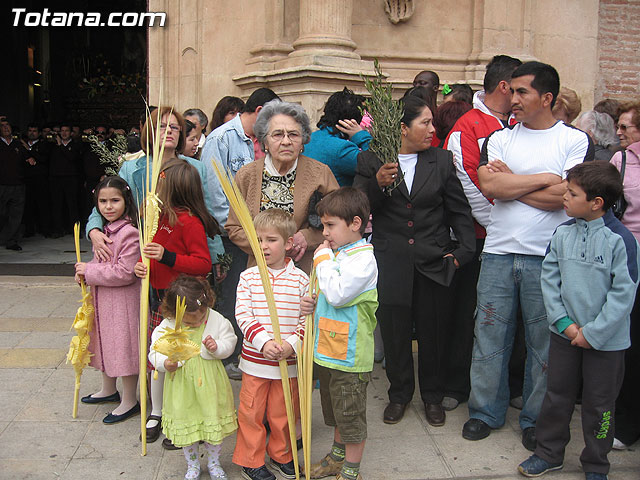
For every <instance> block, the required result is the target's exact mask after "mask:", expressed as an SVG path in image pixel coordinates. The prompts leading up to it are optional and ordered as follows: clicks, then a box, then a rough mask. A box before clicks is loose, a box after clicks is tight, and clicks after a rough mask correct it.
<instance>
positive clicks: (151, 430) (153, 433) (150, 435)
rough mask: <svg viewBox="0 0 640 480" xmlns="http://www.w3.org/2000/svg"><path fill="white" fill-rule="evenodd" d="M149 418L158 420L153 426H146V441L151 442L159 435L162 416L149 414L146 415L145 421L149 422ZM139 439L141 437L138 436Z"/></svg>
mask: <svg viewBox="0 0 640 480" xmlns="http://www.w3.org/2000/svg"><path fill="white" fill-rule="evenodd" d="M149 420H155V421H157V422H158V423H157V424H156V426H155V427H147V443H153V442H155V441H156V440H158V438H159V437H160V430H161V429H162V417H159V416H157V415H149V416H148V417H147V423H149ZM140 440H141V441H142V438H140Z"/></svg>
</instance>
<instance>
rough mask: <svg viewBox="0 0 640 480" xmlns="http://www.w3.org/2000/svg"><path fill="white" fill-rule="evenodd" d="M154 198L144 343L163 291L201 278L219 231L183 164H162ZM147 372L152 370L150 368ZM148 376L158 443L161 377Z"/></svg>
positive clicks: (150, 431)
mask: <svg viewBox="0 0 640 480" xmlns="http://www.w3.org/2000/svg"><path fill="white" fill-rule="evenodd" d="M157 195H158V198H159V199H160V201H161V202H162V212H161V215H160V221H159V222H158V230H157V231H156V234H155V236H154V237H153V241H152V242H149V243H147V244H146V245H145V246H144V248H143V250H142V252H143V254H144V255H145V256H146V257H147V258H149V259H150V260H151V263H150V269H151V271H150V273H149V275H150V277H149V281H150V283H151V287H152V288H151V300H150V307H151V315H150V317H151V318H150V321H149V336H148V338H149V339H151V334H152V333H153V329H154V328H156V327H157V326H158V325H160V322H162V314H161V312H160V304H161V302H162V299H163V297H164V290H165V289H166V288H167V287H168V286H169V284H170V283H171V282H172V281H173V280H175V279H176V278H177V277H178V276H179V275H180V274H181V273H184V274H187V275H193V276H201V277H204V276H205V275H207V274H208V273H209V272H210V271H211V255H210V254H209V248H208V247H207V236H209V237H211V238H213V237H214V236H215V235H217V234H218V233H220V227H219V225H218V222H216V220H215V218H213V217H212V216H211V215H210V214H209V212H208V211H207V208H206V207H205V204H204V196H203V193H202V185H201V183H200V176H199V175H198V172H197V170H196V169H195V168H193V167H192V166H191V165H189V164H188V163H186V162H183V161H180V160H170V161H168V162H166V163H165V164H164V165H163V167H162V171H161V172H160V178H159V179H158V186H157ZM135 273H136V275H137V276H138V277H140V278H144V277H145V276H146V275H147V267H146V266H145V265H144V263H142V262H138V263H137V264H136V266H135ZM147 348H149V345H147ZM149 369H150V370H152V369H153V366H152V365H151V364H149ZM154 377H155V375H151V381H150V386H151V404H152V409H151V415H149V418H148V420H147V442H155V441H156V440H157V439H158V437H159V436H160V428H161V423H162V422H161V420H162V395H163V385H164V373H160V372H158V375H157V378H154ZM162 443H163V446H165V448H173V445H172V444H171V442H170V441H169V440H168V439H165V440H164V441H163V442H162Z"/></svg>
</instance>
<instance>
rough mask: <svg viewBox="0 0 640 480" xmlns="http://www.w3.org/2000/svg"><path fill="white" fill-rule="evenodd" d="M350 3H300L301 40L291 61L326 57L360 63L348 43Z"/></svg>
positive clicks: (324, 0) (304, 0) (342, 0)
mask: <svg viewBox="0 0 640 480" xmlns="http://www.w3.org/2000/svg"><path fill="white" fill-rule="evenodd" d="M352 12H353V0H322V1H318V0H300V36H299V37H298V39H297V40H296V41H295V42H293V48H294V51H293V52H291V53H290V54H289V56H290V57H301V56H313V55H326V56H334V57H344V58H352V59H356V60H359V59H360V56H359V55H358V54H356V53H355V49H356V44H355V42H354V41H353V40H352V39H351V16H352Z"/></svg>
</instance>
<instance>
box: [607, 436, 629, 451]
mask: <svg viewBox="0 0 640 480" xmlns="http://www.w3.org/2000/svg"><path fill="white" fill-rule="evenodd" d="M611 448H613V449H614V450H626V449H627V448H628V446H627V445H625V444H624V443H622V442H621V441H620V440H618V439H617V438H614V439H613V445H612V447H611Z"/></svg>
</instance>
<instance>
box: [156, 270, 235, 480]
mask: <svg viewBox="0 0 640 480" xmlns="http://www.w3.org/2000/svg"><path fill="white" fill-rule="evenodd" d="M177 297H184V298H185V299H186V306H187V310H186V312H185V314H184V317H183V319H182V321H183V323H184V325H185V326H188V327H190V329H191V330H190V334H189V338H190V339H191V341H193V342H195V343H196V344H197V345H200V355H198V356H195V357H193V358H191V359H189V360H187V361H186V362H177V363H176V362H172V361H170V360H169V359H168V358H167V357H166V356H165V355H162V354H161V353H158V352H156V351H155V350H153V349H152V350H151V351H150V352H149V361H150V362H151V363H152V364H153V365H154V366H155V368H156V369H157V370H158V371H159V372H170V374H169V375H166V376H165V381H164V382H165V383H164V399H163V400H164V401H163V406H162V431H163V433H164V434H165V435H166V436H167V438H169V439H170V440H171V441H172V442H173V444H174V445H176V446H177V447H182V450H183V453H184V457H185V459H186V460H187V473H186V475H185V477H184V478H185V480H193V479H197V478H199V477H200V460H199V456H198V443H199V442H200V441H203V442H204V448H205V450H206V451H207V454H208V460H207V467H208V469H209V475H210V476H211V479H212V480H222V479H225V480H226V478H227V476H226V474H225V472H224V470H223V469H222V467H221V466H220V450H221V448H222V440H223V439H224V438H225V437H228V436H229V435H231V434H233V432H235V431H236V429H237V428H238V423H237V420H236V414H235V408H234V402H233V392H232V391H231V384H230V383H229V378H228V377H227V374H226V372H225V369H224V366H223V365H222V362H221V360H222V359H223V358H226V357H228V356H229V355H230V354H231V353H232V352H233V349H234V347H235V345H236V341H237V338H236V335H235V333H234V331H233V327H232V326H231V324H230V323H229V321H228V320H227V319H226V318H224V317H223V316H222V315H220V314H219V313H218V312H216V311H214V310H212V307H213V303H214V299H215V298H214V294H213V292H212V291H211V287H209V284H208V283H207V281H206V280H204V279H200V278H196V277H189V276H186V275H182V276H180V277H178V278H177V279H176V280H175V281H174V282H173V283H172V284H171V285H170V286H169V288H168V289H167V291H166V293H165V296H164V300H163V302H162V306H161V309H162V315H163V317H164V320H163V321H162V323H161V324H160V325H159V326H158V327H157V328H156V329H155V330H154V331H153V335H152V337H151V340H152V345H153V343H155V341H156V340H158V338H160V337H161V336H162V334H163V333H164V330H165V328H167V327H168V328H175V306H176V298H177Z"/></svg>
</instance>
